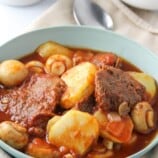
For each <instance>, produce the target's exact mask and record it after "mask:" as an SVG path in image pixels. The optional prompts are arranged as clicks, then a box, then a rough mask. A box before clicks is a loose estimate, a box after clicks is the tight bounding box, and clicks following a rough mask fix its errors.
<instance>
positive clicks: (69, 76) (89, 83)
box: [61, 62, 96, 109]
mask: <svg viewBox="0 0 158 158" xmlns="http://www.w3.org/2000/svg"><path fill="white" fill-rule="evenodd" d="M95 73H96V67H95V65H93V64H91V63H89V62H83V63H81V64H79V65H77V66H75V67H73V68H71V69H69V70H68V71H66V72H65V73H64V74H63V75H62V77H61V78H62V79H63V80H64V81H65V83H66V85H67V90H66V91H65V93H64V94H63V96H62V98H61V105H62V107H64V108H66V109H68V108H71V107H73V106H75V104H76V103H78V102H79V101H80V100H82V99H83V98H85V97H89V96H90V95H91V94H92V93H93V91H94V78H95Z"/></svg>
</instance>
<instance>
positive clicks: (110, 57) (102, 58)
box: [91, 53, 121, 70]
mask: <svg viewBox="0 0 158 158" xmlns="http://www.w3.org/2000/svg"><path fill="white" fill-rule="evenodd" d="M91 62H92V63H93V64H95V65H96V66H97V68H98V69H99V70H103V69H106V66H107V65H108V66H113V67H121V59H120V58H119V57H118V56H116V55H115V54H113V53H102V54H96V55H94V56H93V57H92V59H91Z"/></svg>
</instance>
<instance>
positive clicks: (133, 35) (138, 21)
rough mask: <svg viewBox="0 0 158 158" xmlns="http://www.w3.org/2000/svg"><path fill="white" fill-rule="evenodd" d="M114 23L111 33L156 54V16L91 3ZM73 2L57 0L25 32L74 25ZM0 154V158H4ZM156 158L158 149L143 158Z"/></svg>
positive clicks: (112, 0)
mask: <svg viewBox="0 0 158 158" xmlns="http://www.w3.org/2000/svg"><path fill="white" fill-rule="evenodd" d="M94 1H95V2H96V3H98V4H99V5H100V6H101V7H102V8H103V9H105V10H106V11H107V12H108V13H109V14H110V15H111V16H112V18H113V20H114V30H113V31H114V32H117V33H119V34H121V35H124V36H126V37H129V38H130V39H133V40H135V41H137V42H138V43H140V44H142V45H144V46H145V47H148V48H149V49H151V50H152V51H153V52H155V53H157V54H158V20H157V19H158V12H156V11H155V12H151V11H145V10H138V9H134V8H131V7H129V6H126V5H124V4H123V3H122V2H121V1H120V0H94ZM72 6H73V0H57V1H56V3H55V4H53V5H52V6H51V7H50V8H49V9H48V10H47V11H46V12H44V13H43V14H42V15H41V16H40V17H39V18H38V19H36V20H35V21H34V22H33V23H32V24H30V26H28V27H27V28H26V30H25V31H31V30H35V29H39V28H44V27H50V26H59V25H69V24H73V25H76V22H75V20H74V18H73V16H72ZM1 153H2V154H3V152H0V157H3V158H5V157H4V155H1ZM149 157H150V158H157V157H158V147H155V148H154V149H153V150H152V151H151V152H149V153H148V154H146V155H145V156H143V157H142V158H149ZM6 158H7V157H6Z"/></svg>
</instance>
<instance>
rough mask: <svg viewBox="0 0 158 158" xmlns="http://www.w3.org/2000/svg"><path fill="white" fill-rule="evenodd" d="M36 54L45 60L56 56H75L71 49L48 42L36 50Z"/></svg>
mask: <svg viewBox="0 0 158 158" xmlns="http://www.w3.org/2000/svg"><path fill="white" fill-rule="evenodd" d="M36 52H37V53H39V55H40V56H41V57H43V58H45V59H47V58H48V57H50V56H51V55H54V54H63V55H65V56H68V57H72V54H73V52H72V51H71V50H70V49H68V48H66V47H64V46H62V45H60V44H58V43H56V42H53V41H48V42H46V43H43V44H41V45H40V46H39V47H38V48H37V49H36Z"/></svg>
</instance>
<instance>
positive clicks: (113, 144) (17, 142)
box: [0, 40, 158, 158]
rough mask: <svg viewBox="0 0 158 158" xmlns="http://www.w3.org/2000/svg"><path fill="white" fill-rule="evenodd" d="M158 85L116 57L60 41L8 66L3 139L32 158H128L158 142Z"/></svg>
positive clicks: (0, 77)
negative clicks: (156, 139) (157, 136)
mask: <svg viewBox="0 0 158 158" xmlns="http://www.w3.org/2000/svg"><path fill="white" fill-rule="evenodd" d="M157 102H158V98H157V82H156V79H155V78H154V77H153V76H152V75H150V74H148V73H146V72H143V71H142V70H141V69H140V68H139V67H137V66H135V65H133V64H131V62H130V61H128V60H127V59H125V58H124V57H121V56H120V55H119V54H117V53H115V52H111V51H105V50H104V51H99V50H94V49H90V48H84V49H83V48H82V47H68V46H65V45H63V44H61V43H57V42H54V41H52V40H50V41H45V42H43V43H41V44H40V45H38V46H37V47H36V48H35V49H34V51H32V53H29V54H27V55H24V56H23V57H20V58H18V59H14V58H10V59H4V60H2V61H1V63H0V129H1V130H0V139H1V140H2V141H4V142H5V143H7V144H8V145H10V146H11V147H13V148H15V149H17V150H19V151H21V152H23V153H25V154H27V155H30V156H32V157H36V158H42V157H48V158H54V157H55V158H82V157H87V158H103V157H104V158H106V157H107V158H108V157H109V158H114V157H117V158H119V157H120V158H123V157H128V156H130V155H132V154H134V153H137V152H139V151H140V150H142V149H144V148H145V147H146V146H148V145H149V144H151V142H152V141H153V140H154V139H155V138H156V135H157V115H158V105H157Z"/></svg>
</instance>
